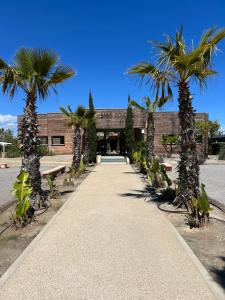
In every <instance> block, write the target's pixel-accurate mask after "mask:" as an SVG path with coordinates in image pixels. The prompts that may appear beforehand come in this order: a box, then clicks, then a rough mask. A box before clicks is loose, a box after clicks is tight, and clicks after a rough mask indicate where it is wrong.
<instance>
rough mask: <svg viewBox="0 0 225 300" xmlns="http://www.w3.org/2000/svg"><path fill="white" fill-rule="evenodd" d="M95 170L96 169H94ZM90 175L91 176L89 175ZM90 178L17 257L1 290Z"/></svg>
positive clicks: (0, 282)
mask: <svg viewBox="0 0 225 300" xmlns="http://www.w3.org/2000/svg"><path fill="white" fill-rule="evenodd" d="M93 169H95V167H94V168H93ZM88 175H89V174H88ZM87 177H88V176H86V177H85V178H84V180H83V181H82V182H81V183H80V184H79V185H78V186H77V187H76V189H75V191H74V192H73V193H72V194H71V195H70V197H69V198H68V200H67V201H66V202H65V203H64V204H63V206H62V207H61V208H60V209H59V210H58V211H57V212H56V214H55V215H54V216H53V217H52V218H51V219H50V220H49V222H48V223H47V224H46V225H45V226H44V227H43V228H42V230H41V231H40V232H39V233H38V235H37V236H36V237H35V238H34V239H33V240H32V241H31V242H30V244H29V245H28V246H27V247H26V248H25V249H24V251H23V252H22V253H21V254H20V255H19V256H18V257H17V259H16V260H15V261H14V262H13V263H12V264H11V266H10V267H9V268H8V269H7V270H6V271H5V273H4V274H3V275H2V276H1V277H0V289H1V288H2V287H3V286H4V284H5V283H6V281H7V280H8V279H9V278H10V276H11V275H12V274H13V273H14V272H15V271H16V270H17V268H18V267H19V266H20V265H21V263H22V262H23V261H24V259H25V258H26V257H27V255H28V254H30V253H31V252H32V251H33V249H34V247H35V246H36V244H37V243H38V242H39V241H40V240H41V239H42V237H43V236H44V234H45V233H46V232H47V231H48V229H49V227H50V226H51V224H52V223H53V222H54V221H55V219H56V218H57V217H58V216H59V215H60V214H61V213H62V212H63V211H64V209H65V208H66V207H67V206H68V205H69V203H70V202H71V201H73V197H74V194H75V193H76V190H77V188H79V187H80V186H81V185H82V184H83V182H84V181H85V180H86V179H87Z"/></svg>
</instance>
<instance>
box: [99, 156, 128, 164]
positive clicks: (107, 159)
mask: <svg viewBox="0 0 225 300" xmlns="http://www.w3.org/2000/svg"><path fill="white" fill-rule="evenodd" d="M126 162H127V161H126V158H125V157H124V156H102V157H101V163H124V164H126Z"/></svg>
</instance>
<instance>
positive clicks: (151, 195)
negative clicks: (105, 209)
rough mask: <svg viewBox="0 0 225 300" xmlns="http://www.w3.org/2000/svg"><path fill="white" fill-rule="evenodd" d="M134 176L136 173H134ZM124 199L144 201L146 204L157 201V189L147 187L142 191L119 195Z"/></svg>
mask: <svg viewBox="0 0 225 300" xmlns="http://www.w3.org/2000/svg"><path fill="white" fill-rule="evenodd" d="M133 174H134V173H133ZM119 195H120V196H122V197H127V198H130V199H131V198H133V199H143V200H145V201H146V202H149V201H156V199H155V198H156V193H155V189H154V188H152V187H150V186H148V185H146V186H145V187H144V189H141V190H137V189H135V190H132V192H128V193H123V194H119Z"/></svg>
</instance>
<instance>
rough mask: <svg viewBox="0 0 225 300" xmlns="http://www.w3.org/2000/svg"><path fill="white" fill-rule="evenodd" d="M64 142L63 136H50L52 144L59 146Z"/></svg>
mask: <svg viewBox="0 0 225 300" xmlns="http://www.w3.org/2000/svg"><path fill="white" fill-rule="evenodd" d="M64 144H65V138H64V136H52V145H53V146H60V145H64Z"/></svg>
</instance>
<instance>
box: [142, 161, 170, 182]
mask: <svg viewBox="0 0 225 300" xmlns="http://www.w3.org/2000/svg"><path fill="white" fill-rule="evenodd" d="M147 180H148V181H149V182H150V184H151V185H152V186H153V187H155V188H161V187H165V186H166V185H167V186H171V185H172V181H171V179H170V178H169V177H168V175H167V173H166V170H165V167H164V166H163V165H162V164H160V162H159V159H158V158H157V157H154V159H153V160H152V164H151V166H150V168H148V171H147Z"/></svg>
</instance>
